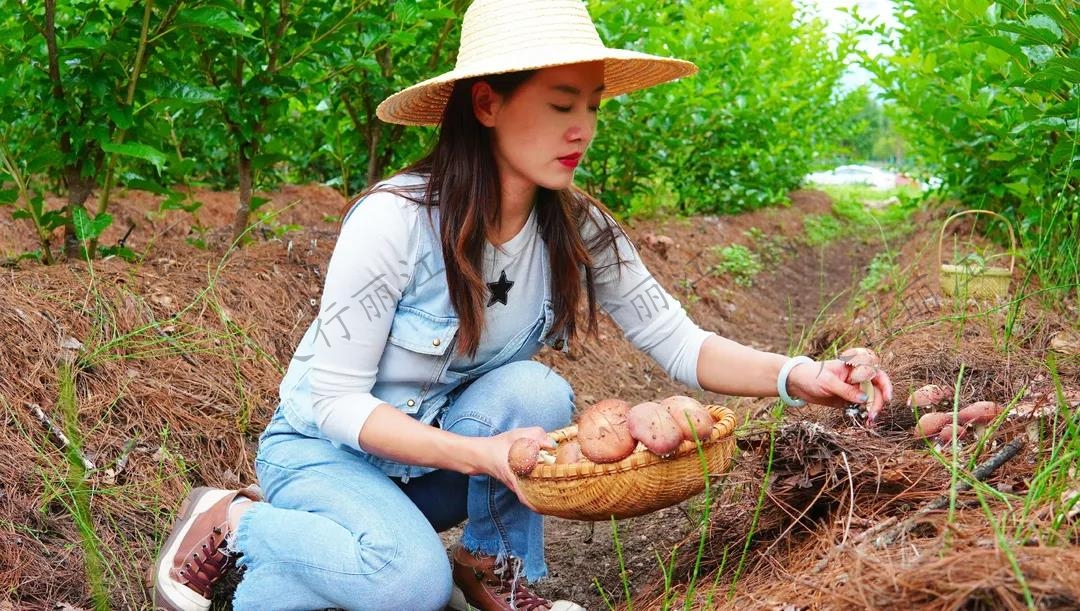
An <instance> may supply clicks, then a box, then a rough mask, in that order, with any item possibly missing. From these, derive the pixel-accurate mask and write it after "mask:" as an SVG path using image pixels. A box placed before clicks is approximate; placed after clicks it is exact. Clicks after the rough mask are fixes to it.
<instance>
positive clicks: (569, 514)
mask: <svg viewBox="0 0 1080 611" xmlns="http://www.w3.org/2000/svg"><path fill="white" fill-rule="evenodd" d="M706 408H707V409H708V410H709V412H710V413H711V414H712V417H713V428H712V432H711V434H710V435H709V438H708V439H704V440H702V443H701V449H702V452H703V453H704V455H705V461H706V463H707V465H708V473H709V475H715V474H717V473H722V472H724V471H725V470H726V469H727V468H728V465H730V463H731V456H732V453H733V452H734V451H735V436H734V435H733V434H732V433H733V432H734V430H735V414H734V413H732V411H731V410H729V409H727V408H726V407H720V406H718V405H708V406H706ZM550 436H551V437H552V438H553V439H554V440H555V442H556V443H563V442H564V441H569V440H571V439H574V438H575V437H577V426H568V427H566V428H563V429H559V430H557V431H554V432H552V433H550ZM519 481H520V483H521V487H522V490H523V491H524V493H525V496H526V497H528V499H529V502H531V503H532V504H533V506H534V507H536V508H537V509H538V510H539V511H540V513H543V514H546V515H553V516H559V517H561V518H568V519H571V520H587V521H602V520H608V519H610V518H611V517H613V516H614V517H615V518H616V519H622V518H630V517H634V516H640V515H644V514H646V513H650V512H653V511H656V510H657V509H662V508H664V507H669V506H671V505H674V504H676V503H679V502H682V501H685V500H686V499H688V498H690V497H692V496H694V495H695V494H698V493H700V492H701V491H702V490H704V489H705V474H704V473H703V472H702V464H701V456H700V455H699V454H698V451H697V444H695V443H694V442H692V441H683V442H682V444H681V445H680V446H679V448H678V449H677V450H676V451H675V453H674V455H673V456H671V457H669V458H661V457H659V456H657V455H655V454H653V453H652V452H649V451H647V450H640V451H637V452H634V453H633V454H631V455H630V456H627V457H626V458H624V459H622V460H621V461H619V462H616V463H608V464H596V463H591V462H581V463H573V464H564V465H545V464H540V465H538V466H537V467H536V468H535V469H533V472H532V473H530V474H529V475H528V476H526V477H522V478H521V479H520V480H519Z"/></svg>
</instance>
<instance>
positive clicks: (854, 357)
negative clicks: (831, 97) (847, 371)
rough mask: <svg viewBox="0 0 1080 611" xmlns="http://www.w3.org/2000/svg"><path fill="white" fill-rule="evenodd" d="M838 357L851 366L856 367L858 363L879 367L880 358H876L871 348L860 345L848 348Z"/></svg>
mask: <svg viewBox="0 0 1080 611" xmlns="http://www.w3.org/2000/svg"><path fill="white" fill-rule="evenodd" d="M839 358H840V360H841V361H844V363H846V364H848V365H850V366H852V367H858V366H859V365H868V366H870V367H879V366H880V365H881V359H879V358H878V355H877V354H876V353H875V352H874V351H873V350H871V349H869V348H863V347H861V346H858V347H855V348H848V349H847V350H845V351H843V352H841V353H840V357H839Z"/></svg>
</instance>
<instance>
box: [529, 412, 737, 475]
mask: <svg viewBox="0 0 1080 611" xmlns="http://www.w3.org/2000/svg"><path fill="white" fill-rule="evenodd" d="M704 407H705V408H706V409H708V410H709V413H710V414H712V416H713V420H714V422H713V427H712V431H710V433H709V438H708V439H707V440H703V441H701V448H702V451H705V452H708V451H710V450H712V449H713V448H717V447H721V446H722V444H721V443H720V442H721V441H723V440H725V439H730V438H731V436H732V433H733V432H734V430H735V412H733V411H731V410H730V409H728V408H726V407H723V406H720V405H706V406H704ZM549 435H550V436H551V437H552V438H554V439H555V440H556V441H557V442H560V443H561V442H562V441H567V440H570V439H574V438H575V437H577V426H576V425H571V426H568V427H565V428H562V429H558V430H556V431H552V432H551V433H549ZM697 447H698V444H697V443H695V442H693V441H687V440H683V442H682V443H680V444H679V447H678V448H676V450H675V452H673V453H672V454H671V455H670V456H667V457H661V456H657V455H656V454H653V453H652V452H649V451H644V452H634V453H633V454H631V455H630V456H627V457H626V458H624V459H622V460H620V461H618V462H613V463H594V462H587V463H586V462H577V463H571V464H564V465H546V464H540V465H537V466H536V468H535V469H533V471H532V473H530V474H529V475H526V476H522V479H524V480H532V481H533V482H534V483H542V482H552V481H571V480H578V479H587V478H592V477H601V476H605V475H611V474H613V473H623V472H627V471H637V470H640V469H643V468H647V467H650V466H653V465H657V464H667V463H670V462H672V461H674V460H677V459H680V458H684V457H686V456H687V455H688V454H691V453H693V454H696V453H697Z"/></svg>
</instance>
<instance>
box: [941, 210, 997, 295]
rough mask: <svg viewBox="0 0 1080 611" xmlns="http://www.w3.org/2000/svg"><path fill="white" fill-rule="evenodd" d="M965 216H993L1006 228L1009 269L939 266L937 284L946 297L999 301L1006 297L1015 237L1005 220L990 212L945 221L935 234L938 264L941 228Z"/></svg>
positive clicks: (942, 230)
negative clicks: (1007, 230) (936, 234)
mask: <svg viewBox="0 0 1080 611" xmlns="http://www.w3.org/2000/svg"><path fill="white" fill-rule="evenodd" d="M966 214H986V215H990V216H995V217H997V218H999V219H1001V221H1002V222H1004V223H1005V226H1006V227H1008V228H1009V267H1000V266H991V265H972V264H966V265H954V264H951V263H942V264H941V272H940V274H939V276H940V283H941V292H942V293H943V294H945V295H946V296H949V297H954V296H959V297H964V298H967V297H971V298H973V299H978V300H993V301H998V300H1003V299H1005V298H1006V297H1007V296H1008V294H1009V282H1010V281H1011V280H1012V273H1013V267H1014V266H1015V265H1016V235H1015V234H1014V233H1013V227H1012V223H1010V222H1009V219H1007V218H1005V217H1003V216H1001V215H1000V214H998V213H996V212H993V211H992V210H964V211H962V212H957V213H956V214H954V215H952V216H950V217H949V218H947V219H945V222H944V223H942V224H941V231H940V232H939V233H938V261H939V262H940V261H941V260H942V246H943V245H944V243H945V228H946V227H948V225H949V223H950V222H952V221H953V220H954V219H956V218H957V217H961V216H964V215H966Z"/></svg>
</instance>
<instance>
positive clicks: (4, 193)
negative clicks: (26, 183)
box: [0, 189, 19, 206]
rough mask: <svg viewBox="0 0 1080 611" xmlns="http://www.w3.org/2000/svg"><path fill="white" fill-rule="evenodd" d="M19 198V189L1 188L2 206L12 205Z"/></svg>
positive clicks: (0, 201)
mask: <svg viewBox="0 0 1080 611" xmlns="http://www.w3.org/2000/svg"><path fill="white" fill-rule="evenodd" d="M18 199H19V190H18V189H0V206H10V205H11V204H14V203H15V202H16V201H17V200H18Z"/></svg>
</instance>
